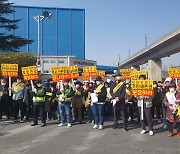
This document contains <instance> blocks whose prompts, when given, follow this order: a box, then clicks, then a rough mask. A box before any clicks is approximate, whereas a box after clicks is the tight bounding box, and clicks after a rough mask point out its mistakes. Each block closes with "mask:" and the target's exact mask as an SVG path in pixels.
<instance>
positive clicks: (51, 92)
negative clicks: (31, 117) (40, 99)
mask: <svg viewBox="0 0 180 154" xmlns="http://www.w3.org/2000/svg"><path fill="white" fill-rule="evenodd" d="M56 93H57V88H56V84H55V83H53V82H52V81H50V82H49V86H48V87H47V88H46V102H45V111H46V112H47V113H48V120H52V119H53V120H56V119H57V115H56V111H57V106H58V101H57V97H56Z"/></svg>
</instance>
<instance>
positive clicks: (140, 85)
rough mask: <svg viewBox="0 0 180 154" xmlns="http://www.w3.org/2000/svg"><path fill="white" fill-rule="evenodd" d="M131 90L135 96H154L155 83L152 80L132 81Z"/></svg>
mask: <svg viewBox="0 0 180 154" xmlns="http://www.w3.org/2000/svg"><path fill="white" fill-rule="evenodd" d="M131 89H132V95H133V96H153V95H154V90H153V81H152V80H132V81H131Z"/></svg>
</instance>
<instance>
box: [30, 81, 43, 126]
mask: <svg viewBox="0 0 180 154" xmlns="http://www.w3.org/2000/svg"><path fill="white" fill-rule="evenodd" d="M45 98H46V89H45V87H43V86H42V81H41V80H37V81H36V88H35V89H33V109H34V118H33V124H32V125H31V126H36V125H38V116H39V112H40V114H41V122H42V124H41V127H45V126H46V112H45Z"/></svg>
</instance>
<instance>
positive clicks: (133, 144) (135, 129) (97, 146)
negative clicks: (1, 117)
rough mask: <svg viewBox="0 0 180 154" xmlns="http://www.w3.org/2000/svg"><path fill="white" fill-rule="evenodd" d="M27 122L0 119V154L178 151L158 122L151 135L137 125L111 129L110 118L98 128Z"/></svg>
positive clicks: (177, 141) (169, 153)
mask: <svg viewBox="0 0 180 154" xmlns="http://www.w3.org/2000/svg"><path fill="white" fill-rule="evenodd" d="M30 125H31V122H25V123H23V124H20V123H17V124H10V123H8V122H7V121H1V122H0V154H19V153H26V154H81V153H82V154H99V153H103V154H180V139H178V138H177V136H176V135H174V136H173V137H172V138H169V137H167V131H164V130H162V128H161V126H162V125H161V124H156V125H155V126H154V128H155V135H154V136H149V134H148V133H146V134H145V135H141V134H140V131H141V129H140V127H139V126H138V125H130V127H129V131H128V132H124V131H123V130H122V128H119V129H116V130H114V129H112V126H111V125H112V122H111V121H110V122H105V128H104V130H101V131H100V130H94V129H92V127H93V125H92V124H81V125H79V124H76V125H73V127H71V128H68V127H67V126H64V127H58V126H57V125H58V122H57V121H51V122H48V123H47V126H46V127H44V128H41V127H40V126H41V125H38V126H35V127H32V126H30Z"/></svg>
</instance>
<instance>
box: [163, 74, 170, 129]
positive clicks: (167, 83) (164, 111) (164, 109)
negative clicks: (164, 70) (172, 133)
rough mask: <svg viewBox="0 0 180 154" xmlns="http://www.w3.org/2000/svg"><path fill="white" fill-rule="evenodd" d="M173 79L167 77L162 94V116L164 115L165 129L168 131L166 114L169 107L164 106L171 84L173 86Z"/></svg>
mask: <svg viewBox="0 0 180 154" xmlns="http://www.w3.org/2000/svg"><path fill="white" fill-rule="evenodd" d="M171 82H172V78H170V77H167V78H166V79H165V81H164V86H163V87H162V93H163V96H162V97H163V102H162V114H163V129H167V127H168V126H167V120H166V112H167V107H166V106H165V104H164V97H165V95H166V93H167V92H168V91H169V88H168V86H169V84H171Z"/></svg>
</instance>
